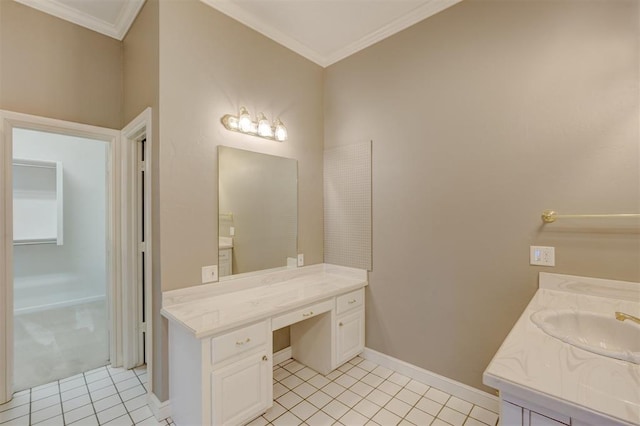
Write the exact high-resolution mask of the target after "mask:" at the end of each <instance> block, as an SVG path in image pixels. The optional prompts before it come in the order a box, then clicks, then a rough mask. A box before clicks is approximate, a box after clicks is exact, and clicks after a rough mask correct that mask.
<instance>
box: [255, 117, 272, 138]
mask: <svg viewBox="0 0 640 426" xmlns="http://www.w3.org/2000/svg"><path fill="white" fill-rule="evenodd" d="M258 134H259V135H260V136H262V137H264V138H272V137H273V129H272V128H271V124H269V122H268V121H267V117H265V116H264V114H263V113H260V115H259V116H258Z"/></svg>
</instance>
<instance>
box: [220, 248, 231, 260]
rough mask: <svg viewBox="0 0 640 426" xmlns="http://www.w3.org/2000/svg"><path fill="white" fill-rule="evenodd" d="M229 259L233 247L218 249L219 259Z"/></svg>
mask: <svg viewBox="0 0 640 426" xmlns="http://www.w3.org/2000/svg"><path fill="white" fill-rule="evenodd" d="M229 259H231V249H220V250H218V260H229Z"/></svg>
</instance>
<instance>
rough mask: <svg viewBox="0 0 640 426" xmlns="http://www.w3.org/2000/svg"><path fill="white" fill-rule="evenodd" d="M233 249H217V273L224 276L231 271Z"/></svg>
mask: <svg viewBox="0 0 640 426" xmlns="http://www.w3.org/2000/svg"><path fill="white" fill-rule="evenodd" d="M232 264H233V249H231V248H221V249H219V250H218V275H219V276H220V277H226V276H229V275H231V274H232V273H233V270H232V267H231V265H232Z"/></svg>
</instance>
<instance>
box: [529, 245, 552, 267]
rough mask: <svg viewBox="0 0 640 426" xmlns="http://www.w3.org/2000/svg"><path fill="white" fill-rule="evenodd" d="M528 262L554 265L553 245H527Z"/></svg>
mask: <svg viewBox="0 0 640 426" xmlns="http://www.w3.org/2000/svg"><path fill="white" fill-rule="evenodd" d="M529 264H531V265H539V266H556V249H555V247H543V246H531V247H529Z"/></svg>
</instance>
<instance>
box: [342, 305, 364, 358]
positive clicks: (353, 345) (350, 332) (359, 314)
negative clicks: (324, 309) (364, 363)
mask: <svg viewBox="0 0 640 426" xmlns="http://www.w3.org/2000/svg"><path fill="white" fill-rule="evenodd" d="M337 323H338V324H337V328H338V330H337V333H336V335H337V339H336V360H337V363H338V365H341V364H343V363H345V362H347V361H349V360H350V359H351V358H353V357H354V356H356V355H358V354H359V353H360V352H362V350H363V349H364V309H359V310H357V311H355V312H352V313H350V314H347V315H341V316H339V317H338V318H337Z"/></svg>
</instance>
